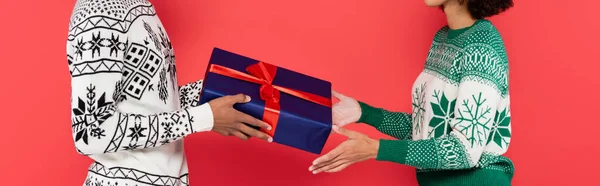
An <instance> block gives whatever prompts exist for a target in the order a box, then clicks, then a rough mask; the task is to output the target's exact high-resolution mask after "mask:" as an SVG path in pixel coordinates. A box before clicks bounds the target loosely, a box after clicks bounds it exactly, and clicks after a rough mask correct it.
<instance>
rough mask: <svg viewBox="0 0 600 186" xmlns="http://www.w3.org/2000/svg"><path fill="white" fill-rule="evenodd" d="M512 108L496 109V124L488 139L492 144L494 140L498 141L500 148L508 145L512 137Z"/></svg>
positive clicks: (488, 142)
mask: <svg viewBox="0 0 600 186" xmlns="http://www.w3.org/2000/svg"><path fill="white" fill-rule="evenodd" d="M509 115H510V110H509V109H508V108H505V109H504V110H502V112H498V111H496V115H495V116H494V126H493V128H492V133H491V134H490V137H489V139H488V141H487V144H490V143H491V142H492V141H494V143H496V145H498V146H499V147H500V148H505V147H508V143H509V142H508V139H510V136H511V134H510V128H509V125H510V116H509Z"/></svg>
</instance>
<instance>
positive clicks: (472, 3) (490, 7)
mask: <svg viewBox="0 0 600 186" xmlns="http://www.w3.org/2000/svg"><path fill="white" fill-rule="evenodd" d="M459 2H460V3H461V4H463V3H467V7H468V9H469V12H470V13H471V16H473V18H475V19H482V18H486V17H491V16H494V15H498V14H500V13H502V12H504V11H506V10H508V9H509V8H511V7H512V6H513V5H514V3H513V1H512V0H459Z"/></svg>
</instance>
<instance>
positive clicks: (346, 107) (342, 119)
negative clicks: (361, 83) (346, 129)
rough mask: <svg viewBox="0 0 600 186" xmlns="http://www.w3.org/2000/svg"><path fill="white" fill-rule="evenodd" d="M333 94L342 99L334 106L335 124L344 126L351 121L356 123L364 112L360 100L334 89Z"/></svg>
mask: <svg viewBox="0 0 600 186" xmlns="http://www.w3.org/2000/svg"><path fill="white" fill-rule="evenodd" d="M332 95H333V97H336V98H338V99H339V100H340V102H338V103H336V104H335V105H333V108H332V110H333V124H334V125H337V126H339V127H343V126H345V125H347V124H350V123H356V122H357V121H358V119H360V115H361V114H362V112H361V110H360V105H359V104H358V101H356V100H355V99H354V98H351V97H348V96H345V95H342V94H340V93H337V92H336V91H332Z"/></svg>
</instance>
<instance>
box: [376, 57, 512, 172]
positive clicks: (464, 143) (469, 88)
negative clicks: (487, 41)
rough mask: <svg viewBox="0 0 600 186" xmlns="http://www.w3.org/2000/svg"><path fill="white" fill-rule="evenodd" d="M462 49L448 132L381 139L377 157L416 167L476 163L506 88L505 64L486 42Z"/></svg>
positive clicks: (447, 166) (437, 167)
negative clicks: (426, 136)
mask: <svg viewBox="0 0 600 186" xmlns="http://www.w3.org/2000/svg"><path fill="white" fill-rule="evenodd" d="M465 50H466V52H465V53H466V54H465V58H464V59H465V60H464V61H463V63H462V64H461V66H460V68H461V71H462V75H461V77H460V81H459V85H458V97H457V100H456V103H457V106H456V107H455V110H454V117H453V118H449V120H450V121H449V123H450V126H449V127H450V128H451V130H450V132H449V133H448V134H446V135H443V136H442V137H438V138H433V139H426V140H417V141H409V140H381V141H380V147H379V153H378V157H377V159H378V160H382V161H392V162H397V163H402V164H406V165H409V166H414V167H416V168H419V169H468V168H472V167H474V166H476V165H477V164H478V162H479V159H480V158H481V156H482V154H483V152H484V150H485V148H486V145H487V143H489V140H488V138H489V137H490V134H491V131H492V129H493V126H494V125H495V122H494V121H493V120H494V117H495V115H496V113H497V112H496V110H497V108H498V105H499V102H500V100H501V99H502V96H503V93H504V92H506V91H507V87H508V81H507V76H508V63H507V62H506V61H504V60H499V59H501V58H500V57H498V56H497V55H496V54H495V52H494V50H493V49H491V48H487V46H486V45H474V46H472V47H467V48H466V49H465Z"/></svg>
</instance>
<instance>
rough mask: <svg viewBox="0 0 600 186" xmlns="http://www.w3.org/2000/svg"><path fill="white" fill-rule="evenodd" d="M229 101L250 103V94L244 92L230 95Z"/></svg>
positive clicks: (231, 102)
mask: <svg viewBox="0 0 600 186" xmlns="http://www.w3.org/2000/svg"><path fill="white" fill-rule="evenodd" d="M228 100H229V103H230V104H231V105H233V104H236V103H248V102H250V96H246V95H244V94H237V95H235V96H228Z"/></svg>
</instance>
